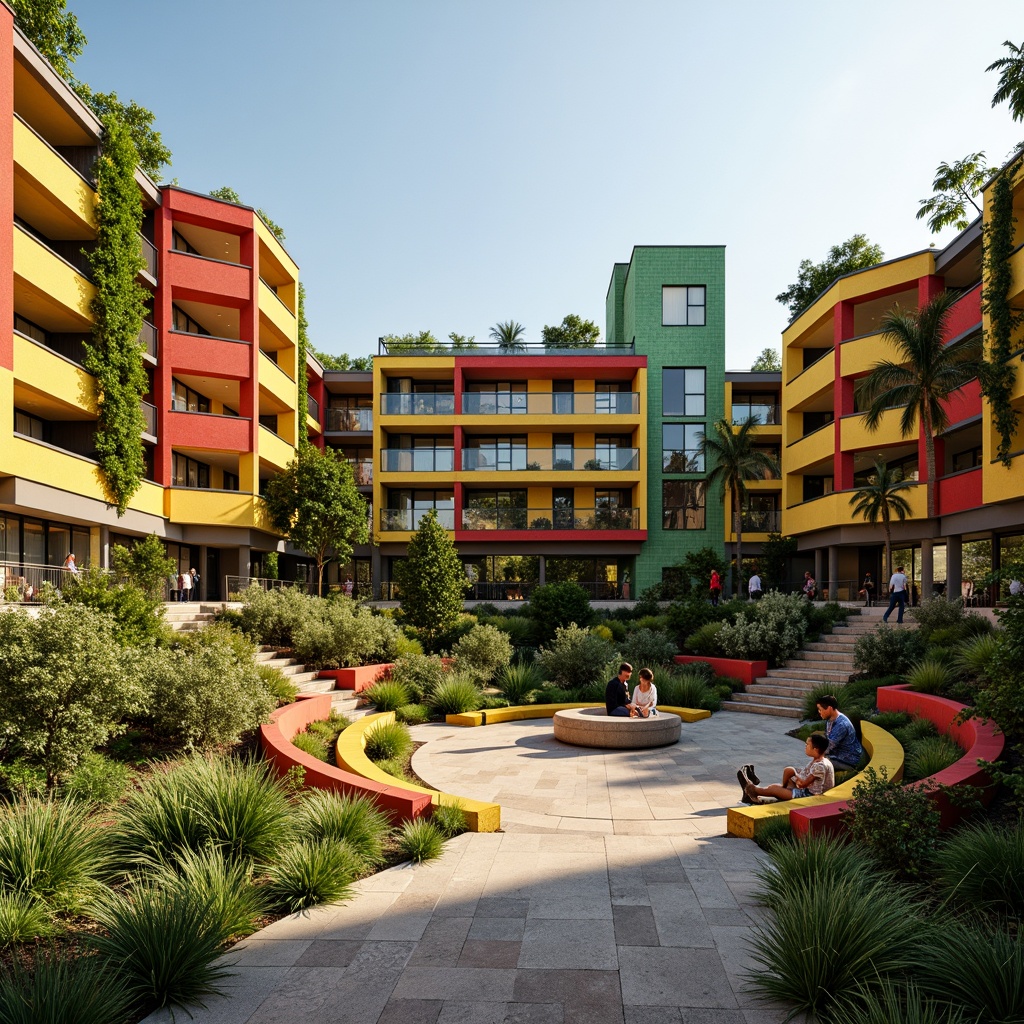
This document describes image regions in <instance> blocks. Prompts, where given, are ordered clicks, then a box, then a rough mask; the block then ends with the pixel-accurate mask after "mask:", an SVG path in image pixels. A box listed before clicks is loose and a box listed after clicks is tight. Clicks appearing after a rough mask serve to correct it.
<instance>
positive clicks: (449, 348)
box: [377, 338, 636, 357]
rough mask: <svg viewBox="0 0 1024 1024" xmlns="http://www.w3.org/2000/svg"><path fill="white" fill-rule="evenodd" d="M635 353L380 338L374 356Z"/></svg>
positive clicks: (617, 348)
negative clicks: (389, 341) (412, 341)
mask: <svg viewBox="0 0 1024 1024" xmlns="http://www.w3.org/2000/svg"><path fill="white" fill-rule="evenodd" d="M635 350H636V346H635V345H634V344H633V342H631V341H630V342H627V343H626V344H624V345H594V346H593V347H592V348H553V347H550V346H548V345H545V344H544V342H542V341H521V342H517V343H516V344H514V345H502V344H501V343H500V342H496V341H476V342H472V343H471V344H469V345H449V344H447V343H445V342H434V343H432V344H429V345H426V346H423V345H416V344H415V343H409V342H407V341H401V342H391V343H390V344H389V343H388V342H387V341H385V340H384V339H383V338H380V339H379V341H378V346H377V354H378V355H382V356H388V355H391V356H393V355H417V356H446V355H456V356H466V355H469V356H563V357H564V356H588V357H589V356H631V355H633V353H634V351H635Z"/></svg>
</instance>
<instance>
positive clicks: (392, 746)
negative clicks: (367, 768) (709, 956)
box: [365, 722, 413, 761]
mask: <svg viewBox="0 0 1024 1024" xmlns="http://www.w3.org/2000/svg"><path fill="white" fill-rule="evenodd" d="M365 738H366V747H365V749H366V756H367V757H368V758H369V759H370V760H371V761H390V760H393V759H397V760H403V759H404V758H407V757H408V756H409V755H410V754H411V753H412V746H413V743H412V736H411V735H410V734H409V727H408V726H407V725H403V724H402V723H401V722H381V723H380V724H379V725H376V726H374V727H373V728H372V729H370V730H369V731H368V732H367V733H366V737H365Z"/></svg>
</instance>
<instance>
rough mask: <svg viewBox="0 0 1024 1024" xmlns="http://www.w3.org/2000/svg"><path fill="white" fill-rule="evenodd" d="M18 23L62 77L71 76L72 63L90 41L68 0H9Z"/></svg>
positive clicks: (68, 78) (67, 77)
mask: <svg viewBox="0 0 1024 1024" xmlns="http://www.w3.org/2000/svg"><path fill="white" fill-rule="evenodd" d="M10 2H11V7H13V8H14V16H15V18H16V19H17V22H18V27H19V28H20V29H21V31H22V32H24V33H25V35H27V36H28V37H29V39H31V40H32V42H33V43H34V44H35V46H36V49H37V50H39V52H40V53H41V54H42V55H43V56H44V57H45V58H46V59H47V60H48V61H49V62H50V63H51V64H52V65H53V69H54V70H55V71H56V72H57V74H58V75H60V76H61V78H66V79H67V80H68V81H70V80H71V65H72V64H74V63H75V58H76V57H80V56H81V55H82V51H83V50H84V49H85V44H86V42H87V40H86V38H85V33H84V32H83V31H82V30H81V29H80V28H79V27H78V19H77V18H76V17H75V16H74V15H73V14H72V13H71V12H70V11H69V10H67V0H10Z"/></svg>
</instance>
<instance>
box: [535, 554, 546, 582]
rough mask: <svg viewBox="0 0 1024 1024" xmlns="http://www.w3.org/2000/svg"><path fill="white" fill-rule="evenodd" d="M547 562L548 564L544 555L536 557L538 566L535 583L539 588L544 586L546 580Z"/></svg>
mask: <svg viewBox="0 0 1024 1024" xmlns="http://www.w3.org/2000/svg"><path fill="white" fill-rule="evenodd" d="M547 562H548V560H547V558H546V557H545V556H544V555H538V556H537V565H538V570H537V582H538V583H539V584H540V585H541V586H544V584H545V583H546V582H547V579H548V574H547V570H548V564H547Z"/></svg>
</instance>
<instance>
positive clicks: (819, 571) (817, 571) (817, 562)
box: [814, 548, 825, 593]
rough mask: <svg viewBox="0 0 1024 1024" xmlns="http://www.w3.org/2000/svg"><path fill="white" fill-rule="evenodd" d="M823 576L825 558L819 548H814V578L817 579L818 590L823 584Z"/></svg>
mask: <svg viewBox="0 0 1024 1024" xmlns="http://www.w3.org/2000/svg"><path fill="white" fill-rule="evenodd" d="M824 576H825V559H824V556H823V553H822V550H821V548H815V549H814V578H815V579H816V580H817V581H818V592H819V593H820V592H821V588H822V587H823V586H824V585H825V584H824Z"/></svg>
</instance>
